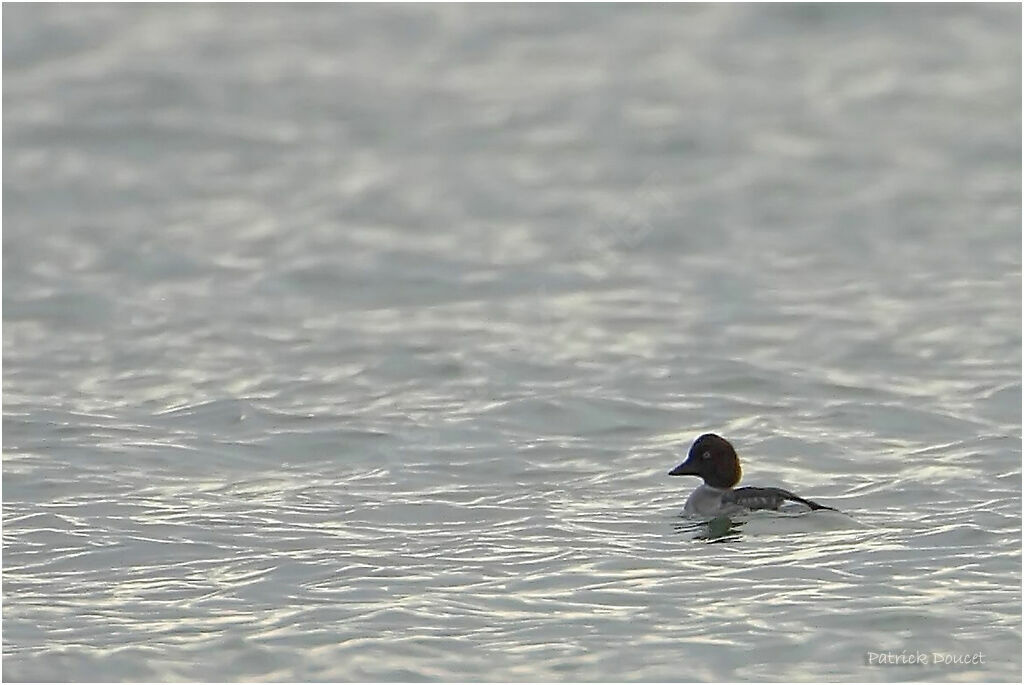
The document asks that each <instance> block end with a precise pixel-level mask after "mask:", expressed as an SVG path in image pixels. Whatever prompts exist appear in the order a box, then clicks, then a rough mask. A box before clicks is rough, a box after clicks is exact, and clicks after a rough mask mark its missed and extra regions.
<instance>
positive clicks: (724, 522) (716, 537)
mask: <svg viewBox="0 0 1024 685" xmlns="http://www.w3.org/2000/svg"><path fill="white" fill-rule="evenodd" d="M744 524H745V522H744V521H734V520H733V519H731V518H729V517H728V516H716V517H715V518H713V519H711V520H710V521H696V522H685V523H682V522H681V523H677V524H675V526H674V528H675V531H676V532H677V533H687V534H692V535H693V538H692V539H694V540H703V541H705V542H729V541H731V540H739V539H740V529H741V528H742V527H743V526H744Z"/></svg>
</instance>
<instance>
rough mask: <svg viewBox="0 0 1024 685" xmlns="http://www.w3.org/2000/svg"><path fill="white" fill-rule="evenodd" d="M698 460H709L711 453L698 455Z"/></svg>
mask: <svg viewBox="0 0 1024 685" xmlns="http://www.w3.org/2000/svg"><path fill="white" fill-rule="evenodd" d="M700 458H701V459H710V458H711V452H705V453H704V454H702V455H700Z"/></svg>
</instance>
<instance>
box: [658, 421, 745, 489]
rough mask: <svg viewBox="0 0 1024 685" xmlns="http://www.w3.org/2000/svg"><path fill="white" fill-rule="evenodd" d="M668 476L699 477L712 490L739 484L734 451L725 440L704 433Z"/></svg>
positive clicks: (738, 464) (738, 462)
mask: <svg viewBox="0 0 1024 685" xmlns="http://www.w3.org/2000/svg"><path fill="white" fill-rule="evenodd" d="M668 475H670V476H700V477H701V478H703V479H704V482H705V483H706V484H708V485H710V486H711V487H713V488H731V487H732V486H734V485H736V484H737V483H739V482H740V476H741V475H742V471H740V460H739V457H737V456H736V450H734V449H733V447H732V445H730V444H729V441H728V440H726V439H725V438H722V437H719V436H717V435H715V434H714V433H705V434H704V435H702V436H700V437H699V438H697V440H696V442H694V443H693V446H692V447H690V453H689V454H688V455H687V456H686V461H684V462H683V463H682V464H680V465H679V466H677V467H675V468H674V469H672V470H671V471H669V472H668Z"/></svg>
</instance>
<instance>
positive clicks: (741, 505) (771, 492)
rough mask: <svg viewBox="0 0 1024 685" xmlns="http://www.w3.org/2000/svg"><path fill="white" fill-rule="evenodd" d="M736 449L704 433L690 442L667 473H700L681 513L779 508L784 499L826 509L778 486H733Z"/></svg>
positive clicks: (736, 473) (736, 479)
mask: <svg viewBox="0 0 1024 685" xmlns="http://www.w3.org/2000/svg"><path fill="white" fill-rule="evenodd" d="M742 473H743V472H742V470H741V469H740V460H739V457H737V456H736V450H735V449H734V448H733V446H732V445H731V444H730V443H729V441H728V440H726V439H725V438H723V437H721V436H718V435H715V434H714V433H706V434H704V435H702V436H700V437H699V438H697V440H696V441H695V442H694V443H693V445H692V446H691V447H690V452H689V454H687V456H686V461H684V462H683V463H682V464H680V465H679V466H677V467H675V468H674V469H672V470H671V471H669V472H668V475H670V476H700V477H701V478H702V479H703V480H704V482H703V483H702V484H701V485H700V486H699V487H698V488H697V489H696V490H694V491H693V493H692V494H691V495H690V497H689V499H687V500H686V504H685V505H684V506H683V513H684V514H686V515H687V516H722V515H729V514H737V513H742V512H745V511H753V510H756V509H775V510H777V509H779V508H780V507H781V506H782V505H783V504H784V503H785V502H796V503H798V504H802V505H804V506H806V507H807V508H808V509H810V510H811V511H816V510H818V509H828V510H829V511H837V510H836V509H833V508H832V507H826V506H825V505H823V504H818V503H817V502H814V501H812V500H809V499H804V498H803V497H797V496H796V495H794V494H793V493H792V492H789V491H788V490H783V489H781V488H750V487H747V488H737V487H736V484H737V483H739V482H740V476H741V475H742Z"/></svg>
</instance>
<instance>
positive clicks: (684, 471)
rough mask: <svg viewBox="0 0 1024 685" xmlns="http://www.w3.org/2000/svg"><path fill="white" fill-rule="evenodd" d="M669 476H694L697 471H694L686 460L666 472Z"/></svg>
mask: <svg viewBox="0 0 1024 685" xmlns="http://www.w3.org/2000/svg"><path fill="white" fill-rule="evenodd" d="M668 475H670V476H696V475H697V472H696V471H694V470H693V469H692V468H691V467H690V465H689V464H688V463H687V462H685V461H684V462H683V463H682V464H680V465H679V466H677V467H675V468H674V469H672V470H671V471H669V472H668Z"/></svg>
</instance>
